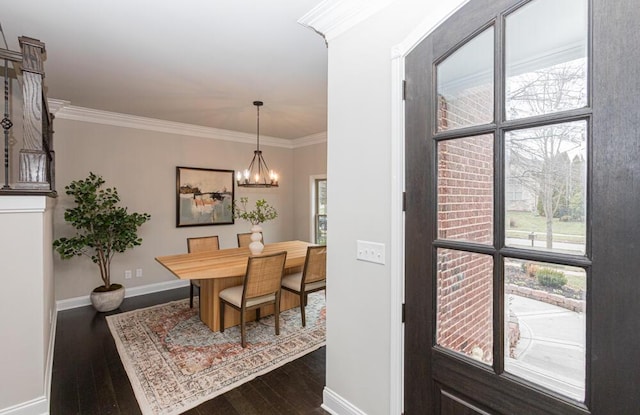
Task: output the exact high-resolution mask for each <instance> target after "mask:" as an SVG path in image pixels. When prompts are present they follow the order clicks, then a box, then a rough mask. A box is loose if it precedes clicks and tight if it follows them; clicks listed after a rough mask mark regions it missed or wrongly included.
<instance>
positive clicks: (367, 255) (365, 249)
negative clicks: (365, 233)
mask: <svg viewBox="0 0 640 415" xmlns="http://www.w3.org/2000/svg"><path fill="white" fill-rule="evenodd" d="M357 248H358V251H357V253H356V259H357V260H359V261H367V262H373V263H376V264H383V265H384V244H381V243H379V242H369V241H360V240H359V241H357Z"/></svg>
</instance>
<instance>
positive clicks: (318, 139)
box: [291, 131, 327, 149]
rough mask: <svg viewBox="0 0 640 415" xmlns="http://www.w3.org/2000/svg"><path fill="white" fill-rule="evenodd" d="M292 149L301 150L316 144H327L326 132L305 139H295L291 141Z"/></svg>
mask: <svg viewBox="0 0 640 415" xmlns="http://www.w3.org/2000/svg"><path fill="white" fill-rule="evenodd" d="M291 142H292V144H293V145H292V148H294V149H295V148H301V147H307V146H313V145H316V144H323V143H326V142H327V132H326V131H325V132H322V133H317V134H311V135H308V136H306V137H301V138H297V139H295V140H292V141H291Z"/></svg>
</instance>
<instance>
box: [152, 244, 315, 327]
mask: <svg viewBox="0 0 640 415" xmlns="http://www.w3.org/2000/svg"><path fill="white" fill-rule="evenodd" d="M310 245H312V244H310V243H308V242H303V241H286V242H276V243H272V244H266V245H265V246H264V251H263V252H262V254H263V255H264V254H271V253H274V252H280V251H286V252H287V260H286V263H285V273H288V272H296V271H299V270H300V269H301V268H302V265H304V260H305V257H306V254H307V247H308V246H310ZM250 255H251V252H250V251H249V248H246V247H244V248H231V249H220V250H218V251H208V252H197V253H189V254H177V255H167V256H159V257H156V261H158V262H159V263H160V264H162V265H163V266H164V267H165V268H167V269H168V270H169V271H171V273H173V275H175V276H176V277H178V278H180V279H181V280H192V279H197V280H200V319H201V320H202V321H203V322H204V323H205V324H206V325H207V326H208V327H209V328H210V329H211V330H213V331H219V330H220V298H219V296H218V295H219V294H220V291H222V290H224V289H225V288H228V287H232V286H235V285H242V281H243V277H244V275H245V273H246V271H247V262H248V259H249V256H250ZM299 305H300V299H299V297H298V296H297V295H294V294H293V293H290V292H288V291H286V290H283V291H282V294H281V299H280V310H286V309H288V308H292V307H297V306H299ZM229 311H231V310H229ZM271 313H273V305H270V306H265V307H263V308H261V309H260V315H261V316H265V315H268V314H271ZM254 318H255V313H253V312H252V313H251V314H249V315H248V319H247V320H248V321H249V320H252V319H254ZM238 324H240V313H238V312H226V313H225V322H224V325H225V328H226V327H230V326H235V325H238Z"/></svg>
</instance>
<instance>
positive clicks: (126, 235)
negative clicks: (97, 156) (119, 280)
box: [53, 172, 151, 311]
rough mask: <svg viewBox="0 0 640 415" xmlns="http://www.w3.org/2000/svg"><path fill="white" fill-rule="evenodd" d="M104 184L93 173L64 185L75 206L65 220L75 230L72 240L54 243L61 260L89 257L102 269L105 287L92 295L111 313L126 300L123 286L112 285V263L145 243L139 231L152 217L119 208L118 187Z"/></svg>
mask: <svg viewBox="0 0 640 415" xmlns="http://www.w3.org/2000/svg"><path fill="white" fill-rule="evenodd" d="M104 183H105V181H104V179H103V178H102V177H101V176H98V175H96V174H94V173H92V172H90V173H89V177H87V178H86V179H83V180H75V181H72V182H71V183H70V184H69V185H68V186H65V193H66V194H67V195H69V196H73V200H74V202H75V207H73V208H68V209H67V210H65V212H64V219H65V220H66V221H67V222H69V223H70V224H71V226H73V227H74V228H75V229H76V234H75V235H74V236H72V237H62V238H59V239H57V240H55V241H54V242H53V247H54V248H55V250H56V251H57V252H58V254H60V258H62V259H69V258H72V257H74V256H81V255H86V256H88V257H89V258H91V260H92V261H93V262H94V263H95V264H96V265H98V267H99V268H100V277H101V278H102V283H103V285H101V286H99V287H97V288H95V289H94V290H93V291H92V293H91V296H90V297H91V303H92V304H93V306H94V307H95V308H96V310H98V311H111V310H115V309H116V308H118V307H120V304H122V301H123V300H124V287H123V286H122V285H121V284H113V283H111V260H112V259H113V257H114V255H115V254H116V253H118V252H124V251H126V250H127V249H129V248H133V247H135V246H137V245H140V244H141V243H142V239H141V238H139V237H138V234H137V231H138V227H140V226H141V225H142V224H143V223H145V222H146V221H148V220H149V219H150V218H151V216H150V215H149V214H147V213H129V212H127V208H126V207H121V206H118V203H119V202H120V196H119V195H118V191H117V190H116V189H115V188H106V189H105V188H103V187H102V186H103V185H104Z"/></svg>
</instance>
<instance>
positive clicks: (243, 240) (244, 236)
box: [238, 232, 264, 248]
mask: <svg viewBox="0 0 640 415" xmlns="http://www.w3.org/2000/svg"><path fill="white" fill-rule="evenodd" d="M260 235H261V236H262V239H261V240H262V243H264V235H262V232H260ZM250 243H251V232H247V233H239V234H238V248H244V247H246V246H249V244H250Z"/></svg>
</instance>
